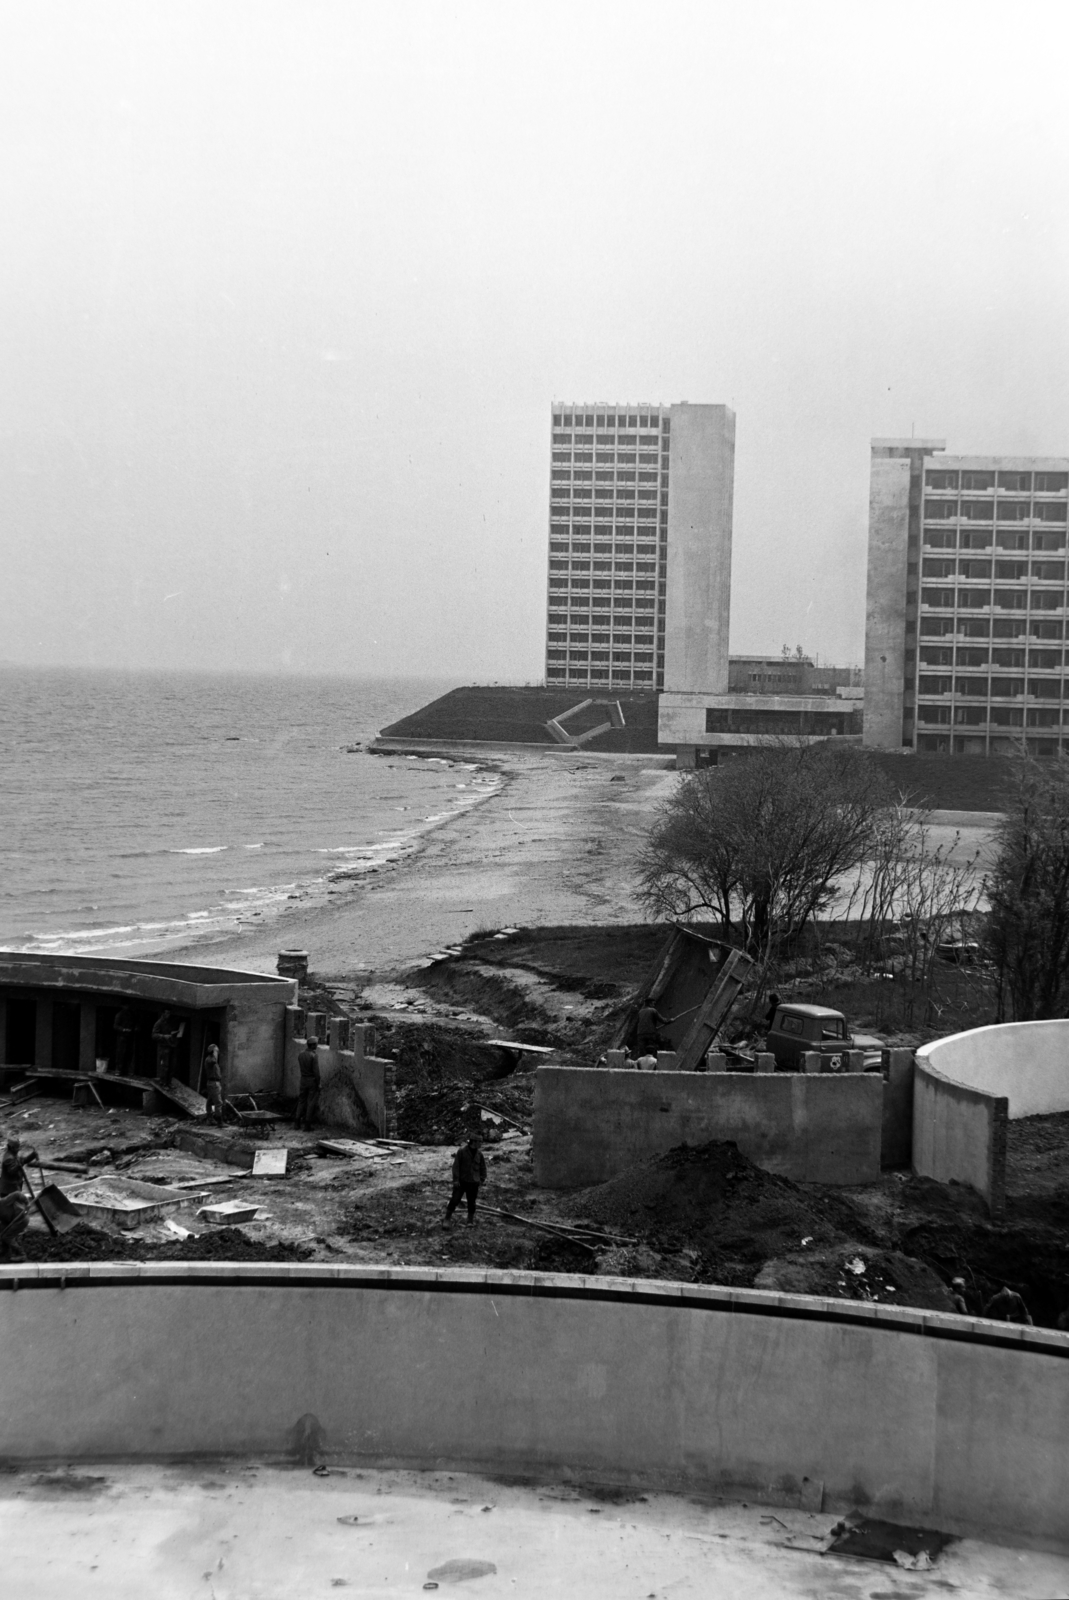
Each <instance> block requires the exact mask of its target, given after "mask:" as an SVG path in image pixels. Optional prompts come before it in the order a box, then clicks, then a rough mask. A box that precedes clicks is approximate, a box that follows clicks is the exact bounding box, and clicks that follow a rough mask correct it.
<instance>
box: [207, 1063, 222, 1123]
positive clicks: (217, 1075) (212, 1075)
mask: <svg viewBox="0 0 1069 1600" xmlns="http://www.w3.org/2000/svg"><path fill="white" fill-rule="evenodd" d="M204 1097H205V1099H206V1100H207V1102H208V1121H209V1122H217V1123H218V1124H219V1126H220V1127H222V1125H223V1069H222V1066H221V1065H220V1062H219V1046H218V1045H217V1044H210V1045H209V1046H208V1051H207V1054H206V1055H205V1057H204Z"/></svg>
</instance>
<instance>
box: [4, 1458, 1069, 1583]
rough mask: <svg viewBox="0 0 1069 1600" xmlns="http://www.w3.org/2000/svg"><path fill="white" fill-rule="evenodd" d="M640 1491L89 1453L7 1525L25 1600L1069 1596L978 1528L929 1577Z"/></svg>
mask: <svg viewBox="0 0 1069 1600" xmlns="http://www.w3.org/2000/svg"><path fill="white" fill-rule="evenodd" d="M621 1494H622V1495H623V1498H621V1499H617V1500H615V1501H614V1500H611V1499H606V1498H604V1497H603V1496H601V1497H599V1496H595V1495H592V1494H589V1493H585V1492H584V1490H583V1488H582V1486H581V1485H573V1484H569V1483H566V1482H565V1483H561V1482H554V1483H545V1484H539V1485H537V1486H529V1487H520V1486H514V1485H502V1484H500V1483H495V1482H493V1481H492V1480H489V1479H486V1478H480V1477H474V1476H469V1475H467V1474H463V1473H444V1472H426V1473H413V1472H372V1471H362V1470H359V1469H355V1468H351V1469H336V1468H332V1469H331V1471H330V1474H329V1475H328V1476H325V1477H316V1476H315V1475H314V1474H313V1472H312V1470H311V1469H310V1468H309V1467H307V1466H304V1467H294V1468H280V1467H277V1466H264V1465H261V1464H257V1463H252V1462H248V1463H235V1462H233V1461H228V1462H226V1463H222V1464H221V1463H219V1462H200V1463H196V1464H192V1465H183V1466H180V1467H173V1466H172V1467H168V1466H150V1467H144V1466H138V1467H131V1466H118V1467H117V1466H114V1465H110V1464H106V1463H105V1464H100V1465H87V1464H86V1463H84V1462H81V1463H79V1464H78V1466H77V1467H76V1468H74V1469H70V1470H68V1469H66V1468H64V1467H63V1466H59V1467H52V1468H48V1469H44V1470H40V1471H33V1472H28V1471H24V1472H19V1473H4V1474H3V1475H2V1476H0V1538H2V1540H3V1549H4V1561H5V1567H6V1568H7V1570H9V1571H11V1572H14V1573H17V1574H18V1588H19V1593H20V1595H21V1596H22V1597H23V1600H60V1597H62V1600H69V1597H70V1596H71V1595H78V1596H79V1597H87V1600H91V1597H93V1596H95V1595H100V1596H101V1597H104V1596H106V1597H107V1600H127V1597H129V1600H143V1596H144V1595H146V1594H151V1595H153V1597H154V1600H172V1597H173V1600H179V1597H181V1600H186V1597H187V1596H189V1595H196V1594H203V1595H205V1596H209V1597H212V1600H239V1597H241V1600H245V1597H249V1596H256V1597H257V1600H283V1597H286V1600H290V1597H292V1596H294V1595H297V1594H302V1595H314V1594H319V1593H325V1592H326V1591H328V1590H330V1589H338V1590H346V1589H349V1590H352V1591H353V1592H355V1593H357V1594H360V1595H364V1596H385V1595H398V1594H415V1593H418V1592H422V1590H423V1588H424V1585H426V1584H429V1583H433V1582H437V1583H438V1585H439V1588H440V1589H442V1590H443V1591H445V1592H446V1593H450V1592H456V1588H457V1585H458V1583H463V1584H464V1590H463V1592H465V1593H470V1594H471V1595H472V1596H478V1597H480V1600H502V1597H504V1596H509V1597H517V1596H518V1597H525V1596H531V1597H532V1600H533V1597H536V1596H537V1597H538V1600H550V1597H553V1596H567V1597H568V1600H575V1597H578V1596H582V1597H583V1600H602V1597H603V1596H604V1597H606V1600H607V1597H609V1596H611V1597H612V1600H617V1597H619V1596H621V1595H631V1596H635V1597H638V1600H642V1597H649V1596H653V1597H655V1600H661V1597H662V1596H668V1595H671V1596H672V1600H677V1597H685V1596H687V1595H693V1596H695V1600H697V1597H699V1596H706V1595H711V1594H715V1595H730V1596H731V1597H732V1600H784V1597H786V1600H791V1597H798V1600H813V1597H814V1596H815V1595H818V1594H819V1595H826V1594H836V1595H846V1594H849V1595H851V1596H856V1597H857V1600H864V1597H868V1596H871V1595H876V1594H894V1595H902V1596H905V1595H918V1594H922V1593H927V1592H928V1586H929V1585H930V1584H931V1583H932V1581H933V1580H938V1586H939V1588H940V1589H941V1590H944V1591H946V1592H954V1593H956V1594H957V1595H959V1596H961V1597H962V1600H971V1597H976V1600H980V1597H983V1600H990V1596H991V1595H992V1594H1013V1595H1015V1596H1017V1597H1018V1600H1030V1597H1031V1600H1038V1597H1040V1596H1046V1597H1051V1600H1055V1597H1066V1596H1069V1558H1067V1557H1062V1556H1055V1555H1049V1554H1043V1553H1039V1552H1032V1551H1023V1550H1011V1549H1006V1548H1003V1547H999V1546H995V1545H986V1544H981V1543H979V1542H977V1541H973V1540H963V1541H961V1542H960V1543H956V1544H954V1545H951V1546H950V1548H949V1549H948V1550H946V1551H945V1552H944V1553H943V1554H942V1555H941V1556H940V1558H939V1561H938V1563H937V1566H936V1568H935V1569H934V1570H933V1571H932V1572H931V1573H930V1574H925V1575H923V1576H921V1577H919V1578H918V1576H917V1575H916V1574H912V1573H910V1574H908V1575H906V1574H904V1573H900V1572H899V1571H898V1569H897V1568H894V1567H889V1566H885V1565H883V1564H880V1563H875V1562H868V1561H858V1560H852V1559H843V1558H840V1557H836V1556H824V1555H821V1554H819V1553H817V1552H818V1550H819V1547H820V1546H821V1545H822V1544H823V1543H824V1542H825V1540H826V1537H827V1534H828V1533H829V1531H830V1529H831V1527H832V1525H833V1523H834V1522H835V1520H836V1519H835V1518H834V1517H831V1516H828V1515H826V1514H825V1515H819V1514H811V1513H808V1512H805V1511H784V1510H779V1511H776V1512H775V1513H773V1512H770V1511H769V1510H768V1509H767V1508H765V1507H762V1506H747V1505H742V1504H732V1503H723V1502H720V1503H717V1502H713V1503H700V1502H696V1501H693V1500H686V1499H682V1498H678V1497H674V1496H669V1495H650V1496H645V1495H643V1494H642V1493H641V1491H640V1490H635V1491H634V1498H632V1499H628V1498H626V1495H627V1492H626V1491H621ZM792 1541H793V1543H792ZM807 1546H811V1547H812V1548H806V1547H807ZM476 1564H478V1566H477V1567H476ZM443 1568H444V1569H445V1571H444V1572H443V1571H442V1570H441V1569H443ZM465 1568H467V1570H468V1572H469V1573H470V1574H471V1575H470V1576H467V1577H465V1576H464V1572H465ZM487 1568H493V1569H494V1570H492V1571H490V1570H486V1569H487ZM475 1570H481V1571H482V1575H481V1576H475V1575H474V1574H475ZM432 1573H434V1574H437V1576H436V1577H434V1578H432V1577H430V1576H429V1575H430V1574H432ZM904 1585H905V1586H904Z"/></svg>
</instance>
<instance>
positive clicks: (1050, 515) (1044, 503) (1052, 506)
mask: <svg viewBox="0 0 1069 1600" xmlns="http://www.w3.org/2000/svg"><path fill="white" fill-rule="evenodd" d="M1067 510H1069V507H1067V506H1066V505H1065V503H1064V502H1063V501H1061V500H1037V501H1036V509H1035V516H1036V519H1037V520H1038V521H1039V522H1064V521H1065V519H1066V511H1067Z"/></svg>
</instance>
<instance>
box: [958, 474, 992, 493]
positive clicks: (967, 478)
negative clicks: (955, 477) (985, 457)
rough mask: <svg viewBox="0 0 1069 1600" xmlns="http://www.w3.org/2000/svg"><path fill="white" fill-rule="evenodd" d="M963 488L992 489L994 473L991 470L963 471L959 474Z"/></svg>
mask: <svg viewBox="0 0 1069 1600" xmlns="http://www.w3.org/2000/svg"><path fill="white" fill-rule="evenodd" d="M961 487H962V488H963V489H993V488H994V487H995V474H994V473H993V472H976V471H971V472H963V473H962V475H961Z"/></svg>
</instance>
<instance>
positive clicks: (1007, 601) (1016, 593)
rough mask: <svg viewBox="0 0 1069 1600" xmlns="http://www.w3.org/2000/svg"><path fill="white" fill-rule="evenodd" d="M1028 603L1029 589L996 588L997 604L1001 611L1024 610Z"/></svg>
mask: <svg viewBox="0 0 1069 1600" xmlns="http://www.w3.org/2000/svg"><path fill="white" fill-rule="evenodd" d="M1027 603H1028V590H1027V589H996V590H995V604H996V606H998V608H999V610H1000V611H1024V610H1025V608H1026V606H1027Z"/></svg>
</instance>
